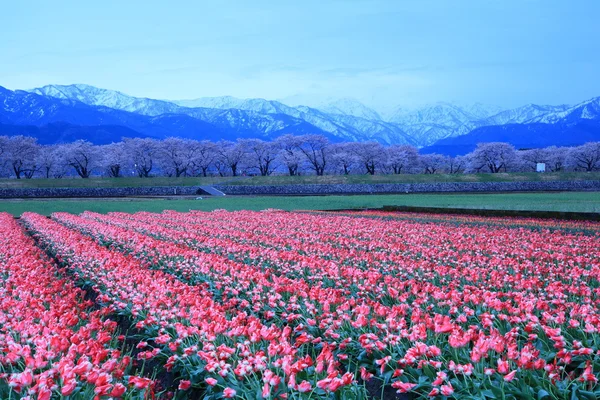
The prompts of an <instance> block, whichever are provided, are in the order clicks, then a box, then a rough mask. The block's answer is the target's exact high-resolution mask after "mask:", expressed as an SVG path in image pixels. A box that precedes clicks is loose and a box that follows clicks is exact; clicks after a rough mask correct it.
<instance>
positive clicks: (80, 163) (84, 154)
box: [60, 140, 101, 179]
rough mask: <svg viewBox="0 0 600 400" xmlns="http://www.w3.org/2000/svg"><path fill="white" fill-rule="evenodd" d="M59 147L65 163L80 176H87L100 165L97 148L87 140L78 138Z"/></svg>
mask: <svg viewBox="0 0 600 400" xmlns="http://www.w3.org/2000/svg"><path fill="white" fill-rule="evenodd" d="M60 148H61V151H62V152H63V154H64V157H65V160H66V162H67V164H68V165H70V166H71V167H73V169H74V170H75V172H76V173H77V175H79V176H80V177H82V178H85V179H87V178H89V177H90V176H91V175H92V172H93V171H94V170H95V169H98V168H99V167H100V165H101V155H100V151H99V148H98V147H97V146H94V145H92V144H91V143H90V142H88V141H85V140H78V141H76V142H73V143H69V144H66V145H63V146H61V147H60Z"/></svg>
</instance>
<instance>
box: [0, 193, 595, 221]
mask: <svg viewBox="0 0 600 400" xmlns="http://www.w3.org/2000/svg"><path fill="white" fill-rule="evenodd" d="M384 205H394V206H420V207H453V208H477V209H495V210H539V211H573V212H600V193H599V192H562V193H497V194H495V193H491V194H408V195H359V196H306V197H284V196H278V197H276V196H265V197H233V196H232V197H215V198H205V199H204V200H179V199H177V200H167V199H134V198H131V199H112V200H110V199H89V200H87V199H86V200H81V199H74V200H53V199H38V200H0V211H7V212H9V213H12V214H13V215H20V214H21V213H23V212H25V211H33V212H37V213H40V214H45V215H49V214H50V213H52V212H55V211H67V212H72V213H80V212H83V211H86V210H89V211H97V212H101V213H106V212H110V211H124V212H136V211H150V212H161V211H162V210H178V211H188V210H204V211H210V210H215V209H227V210H263V209H266V208H278V209H284V210H331V209H349V208H356V209H361V208H377V207H382V206H384Z"/></svg>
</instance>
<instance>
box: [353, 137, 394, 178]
mask: <svg viewBox="0 0 600 400" xmlns="http://www.w3.org/2000/svg"><path fill="white" fill-rule="evenodd" d="M350 147H351V149H352V152H353V153H354V155H355V156H356V158H357V160H358V163H359V164H360V165H362V166H363V167H364V168H365V171H366V173H367V174H369V175H375V170H376V169H377V167H378V166H382V165H383V164H384V163H385V161H386V154H385V148H384V147H383V146H382V145H381V144H380V143H378V142H364V143H352V144H351V145H350Z"/></svg>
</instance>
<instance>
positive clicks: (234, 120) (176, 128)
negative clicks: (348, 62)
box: [0, 85, 600, 155]
mask: <svg viewBox="0 0 600 400" xmlns="http://www.w3.org/2000/svg"><path fill="white" fill-rule="evenodd" d="M598 121H600V97H598V98H593V99H590V100H587V101H584V102H582V103H579V104H576V105H573V106H571V105H566V104H563V105H558V106H552V105H536V104H528V105H525V106H522V107H517V108H514V109H510V110H502V109H500V108H498V107H494V106H485V105H482V104H475V105H472V106H464V105H463V106H459V105H457V104H453V103H435V104H433V105H429V106H425V107H421V108H419V109H415V110H405V109H402V108H400V109H396V111H394V112H393V113H392V114H389V115H387V116H383V117H382V115H380V114H379V113H377V112H376V111H374V110H372V109H369V108H368V107H365V106H364V105H362V104H361V103H360V102H357V101H354V100H345V101H337V102H333V103H330V104H325V105H323V106H322V107H321V106H320V107H319V108H313V107H306V106H302V105H298V106H290V105H286V104H283V103H281V102H278V101H273V100H265V99H236V98H233V97H217V98H200V99H196V100H189V101H178V102H174V101H165V100H155V99H148V98H139V97H133V96H129V95H126V94H124V93H121V92H117V91H112V90H107V89H101V88H96V87H93V86H89V85H66V86H64V85H48V86H44V87H42V88H37V89H32V90H31V91H22V90H16V91H12V90H8V89H5V88H3V87H1V86H0V134H9V135H16V134H29V135H31V136H35V137H37V138H38V139H39V141H40V142H41V143H59V142H66V141H72V140H75V139H87V140H90V141H91V142H93V143H98V144H100V143H109V142H112V141H118V140H120V139H121V137H123V136H127V137H151V138H157V139H162V138H165V137H169V136H178V137H182V138H191V139H198V140H203V139H208V140H212V141H217V140H221V139H224V140H235V139H238V138H261V139H264V140H272V139H274V138H276V137H278V136H280V135H283V134H296V135H300V134H306V133H316V134H322V135H325V136H326V137H328V138H329V139H330V140H331V141H334V142H339V141H378V142H380V143H383V144H410V145H415V146H417V147H422V146H428V147H424V148H422V151H423V152H425V153H432V152H438V153H444V154H453V155H454V154H465V153H468V152H470V151H471V150H472V149H474V148H475V146H476V145H477V143H479V142H490V141H506V142H510V143H512V144H514V145H515V146H516V147H518V148H531V147H542V146H549V145H577V144H581V143H584V142H586V141H590V140H600V139H599V137H598Z"/></svg>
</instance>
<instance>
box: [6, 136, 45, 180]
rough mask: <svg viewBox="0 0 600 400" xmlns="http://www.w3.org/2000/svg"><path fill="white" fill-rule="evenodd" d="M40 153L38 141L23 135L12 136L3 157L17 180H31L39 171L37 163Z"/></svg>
mask: <svg viewBox="0 0 600 400" xmlns="http://www.w3.org/2000/svg"><path fill="white" fill-rule="evenodd" d="M39 151H40V146H39V145H38V143H37V139H35V138H32V137H29V136H22V135H18V136H11V137H10V138H8V142H7V144H6V147H5V150H4V151H3V153H4V154H3V157H4V158H5V160H6V162H7V163H8V165H9V167H10V169H11V170H12V172H13V173H14V174H15V178H17V179H21V178H27V179H31V178H32V177H33V175H34V174H35V173H36V172H37V171H38V166H37V163H36V161H37V157H38V154H39Z"/></svg>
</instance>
